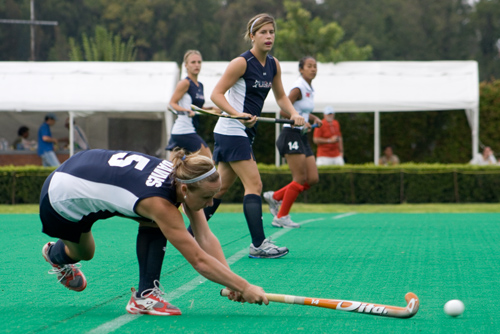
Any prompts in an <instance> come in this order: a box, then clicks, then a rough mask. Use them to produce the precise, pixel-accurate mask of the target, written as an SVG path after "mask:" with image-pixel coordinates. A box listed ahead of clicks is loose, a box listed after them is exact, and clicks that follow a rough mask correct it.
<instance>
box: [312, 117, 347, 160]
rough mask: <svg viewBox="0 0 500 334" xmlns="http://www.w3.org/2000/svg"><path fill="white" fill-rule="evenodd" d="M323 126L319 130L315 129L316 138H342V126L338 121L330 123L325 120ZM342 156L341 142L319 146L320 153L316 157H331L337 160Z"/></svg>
mask: <svg viewBox="0 0 500 334" xmlns="http://www.w3.org/2000/svg"><path fill="white" fill-rule="evenodd" d="M322 123H323V125H322V126H321V127H319V128H316V129H314V137H320V138H330V137H332V136H338V137H342V132H340V124H339V122H338V121H337V120H335V119H334V120H333V121H332V122H331V123H328V122H327V121H326V120H325V119H323V120H322ZM339 155H340V148H339V142H338V141H337V142H336V143H331V144H319V145H318V152H317V153H316V156H318V157H329V158H335V157H338V156H339Z"/></svg>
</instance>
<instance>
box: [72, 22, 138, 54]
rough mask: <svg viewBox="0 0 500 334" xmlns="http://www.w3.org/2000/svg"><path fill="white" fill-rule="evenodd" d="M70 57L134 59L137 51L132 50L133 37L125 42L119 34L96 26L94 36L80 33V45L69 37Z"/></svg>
mask: <svg viewBox="0 0 500 334" xmlns="http://www.w3.org/2000/svg"><path fill="white" fill-rule="evenodd" d="M69 45H70V59H71V60H72V61H82V60H87V61H134V60H135V58H136V56H137V51H136V50H134V38H133V37H130V38H129V40H128V41H127V42H126V43H125V42H122V40H121V38H120V36H113V34H112V33H108V31H107V30H106V28H104V27H102V26H96V28H95V37H94V38H92V37H91V38H88V37H87V34H85V33H82V46H83V52H82V47H80V46H79V45H78V44H77V42H76V41H75V39H74V38H72V37H70V39H69Z"/></svg>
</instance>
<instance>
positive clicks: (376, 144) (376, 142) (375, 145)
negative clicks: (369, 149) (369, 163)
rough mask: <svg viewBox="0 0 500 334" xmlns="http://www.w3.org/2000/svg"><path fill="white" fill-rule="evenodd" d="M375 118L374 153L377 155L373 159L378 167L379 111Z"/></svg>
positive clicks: (376, 112)
mask: <svg viewBox="0 0 500 334" xmlns="http://www.w3.org/2000/svg"><path fill="white" fill-rule="evenodd" d="M374 118H375V120H374V123H375V124H374V126H375V131H374V138H373V141H374V143H375V144H374V149H373V152H375V153H374V157H373V163H374V164H375V165H378V159H379V157H380V112H379V111H375V115H374Z"/></svg>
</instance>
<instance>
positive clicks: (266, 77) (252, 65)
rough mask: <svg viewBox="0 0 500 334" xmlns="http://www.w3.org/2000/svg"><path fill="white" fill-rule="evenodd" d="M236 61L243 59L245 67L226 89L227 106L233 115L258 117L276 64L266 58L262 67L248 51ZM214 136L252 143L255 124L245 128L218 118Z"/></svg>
mask: <svg viewBox="0 0 500 334" xmlns="http://www.w3.org/2000/svg"><path fill="white" fill-rule="evenodd" d="M240 57H243V58H245V60H246V62H247V67H246V70H245V73H244V74H243V76H241V78H239V79H238V81H237V82H236V83H235V84H234V85H233V86H232V87H231V88H230V89H229V92H228V96H227V99H228V102H229V104H231V106H232V107H233V108H234V109H235V110H236V111H239V112H245V113H248V114H252V115H255V116H260V114H261V112H262V108H263V107H264V101H265V99H266V97H267V95H268V94H269V90H270V89H271V88H272V84H273V80H274V77H275V76H276V73H277V67H276V61H275V60H274V58H273V57H272V56H270V55H267V56H266V63H265V65H264V66H262V64H261V63H260V61H259V60H258V59H257V58H255V56H254V55H253V54H252V52H250V51H246V52H245V53H243V54H241V55H240ZM214 132H215V133H218V134H222V135H228V136H242V135H243V136H247V137H249V138H250V141H251V142H253V138H254V137H255V135H256V133H257V124H256V125H255V126H254V127H252V128H246V127H245V126H244V125H243V124H241V122H239V121H238V120H234V119H228V118H220V119H219V120H218V122H217V125H216V127H215V130H214Z"/></svg>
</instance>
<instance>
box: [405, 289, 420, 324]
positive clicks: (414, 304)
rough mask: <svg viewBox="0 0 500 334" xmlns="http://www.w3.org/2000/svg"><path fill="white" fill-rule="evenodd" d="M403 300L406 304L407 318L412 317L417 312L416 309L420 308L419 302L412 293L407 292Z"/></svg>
mask: <svg viewBox="0 0 500 334" xmlns="http://www.w3.org/2000/svg"><path fill="white" fill-rule="evenodd" d="M405 300H406V302H407V303H408V305H407V306H406V310H407V311H408V318H411V317H413V316H414V315H415V314H417V312H418V308H419V307H420V301H419V300H418V297H417V295H416V294H414V293H413V292H408V293H407V294H406V295H405Z"/></svg>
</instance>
